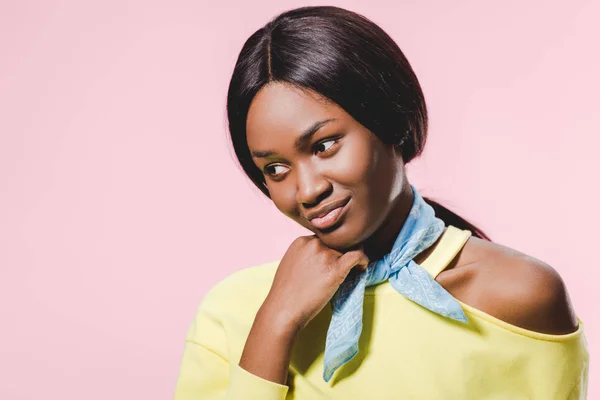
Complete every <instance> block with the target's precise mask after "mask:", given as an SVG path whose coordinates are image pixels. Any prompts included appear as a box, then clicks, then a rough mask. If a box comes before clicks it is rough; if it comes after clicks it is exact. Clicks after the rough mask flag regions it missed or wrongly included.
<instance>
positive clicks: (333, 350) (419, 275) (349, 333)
mask: <svg viewBox="0 0 600 400" xmlns="http://www.w3.org/2000/svg"><path fill="white" fill-rule="evenodd" d="M411 188H412V190H413V193H414V201H413V205H412V208H411V210H410V213H409V215H408V217H407V218H406V221H405V222H404V225H403V226H402V229H401V230H400V234H399V235H398V237H397V238H396V240H395V242H394V245H393V247H392V249H391V251H390V253H388V254H386V255H385V256H383V258H381V259H380V260H377V261H372V262H370V263H369V265H368V267H367V270H366V271H365V272H362V273H354V274H350V275H349V276H348V277H347V279H346V280H345V281H344V282H343V283H342V285H341V286H340V288H339V289H338V291H337V292H336V294H335V295H334V296H333V298H332V299H331V307H332V310H333V315H332V318H331V323H330V325H329V330H328V331H327V339H326V342H325V356H324V364H325V365H324V370H323V379H324V380H325V382H329V380H330V379H331V377H332V376H333V374H334V372H335V371H336V370H337V369H338V368H340V367H341V366H342V365H344V364H345V363H347V362H348V361H350V360H351V359H352V358H353V357H354V356H355V355H356V354H357V353H358V339H359V337H360V334H361V332H362V319H363V302H364V297H365V288H366V287H368V286H372V285H377V284H378V283H381V282H384V281H386V280H388V279H389V281H390V284H391V285H392V287H394V289H396V290H397V291H398V292H399V293H400V294H402V295H403V296H405V297H407V298H409V299H410V300H412V301H414V302H415V303H417V304H420V305H421V306H423V307H425V308H427V309H429V310H431V311H433V312H435V313H438V314H440V315H443V316H445V317H449V318H452V319H455V320H458V321H462V322H467V317H466V315H465V314H464V312H463V310H462V308H461V307H460V304H459V303H458V301H456V299H455V298H454V297H452V295H451V294H450V293H448V292H447V291H446V290H445V289H444V288H443V287H442V286H441V285H440V284H439V283H437V282H436V281H435V279H434V278H432V277H431V275H429V273H428V272H427V271H426V270H425V269H424V268H423V267H421V266H420V265H419V264H417V263H415V262H414V261H413V258H414V257H416V256H417V255H418V254H419V253H421V252H422V251H423V250H425V249H427V248H428V247H430V246H431V245H433V244H434V243H435V242H436V241H437V239H438V238H439V237H440V236H441V235H442V233H443V231H444V221H442V220H441V219H439V218H437V217H436V216H435V213H434V210H433V208H432V207H431V206H430V205H429V204H427V203H426V202H425V200H423V198H422V197H421V196H420V195H419V193H418V192H417V190H416V189H415V188H414V186H412V185H411Z"/></svg>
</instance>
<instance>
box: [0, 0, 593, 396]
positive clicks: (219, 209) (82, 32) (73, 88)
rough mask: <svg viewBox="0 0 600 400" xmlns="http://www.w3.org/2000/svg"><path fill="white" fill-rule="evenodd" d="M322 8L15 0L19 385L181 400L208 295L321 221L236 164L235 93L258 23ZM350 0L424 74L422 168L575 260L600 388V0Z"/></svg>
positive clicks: (8, 91)
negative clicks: (296, 212) (231, 123)
mask: <svg viewBox="0 0 600 400" xmlns="http://www.w3.org/2000/svg"><path fill="white" fill-rule="evenodd" d="M484 3H485V4H484ZM309 4H320V3H317V2H311V1H309V2H299V1H286V0H280V1H253V2H241V1H239V2H231V1H219V2H210V3H209V2H202V1H200V2H198V1H166V0H165V1H139V0H138V1H114V0H112V1H94V2H92V1H85V2H81V1H73V0H64V1H2V2H0V398H1V399H6V400H24V399H27V400H34V399H35V400H37V399H60V400H75V399H83V398H85V399H87V400H96V399H97V400H105V399H144V400H154V399H156V400H159V399H160V400H163V399H167V398H171V397H172V393H173V388H174V385H175V381H176V377H177V374H178V369H179V362H180V358H181V355H182V350H183V340H184V336H185V332H186V330H187V328H188V326H189V324H190V322H191V320H192V317H193V315H194V312H195V309H196V307H197V305H198V303H199V302H200V300H201V298H202V295H203V293H205V292H206V290H207V289H208V288H209V287H211V286H212V285H213V284H214V283H215V282H217V281H218V280H220V279H222V278H224V277H225V276H226V275H228V274H230V273H231V272H233V271H235V270H238V269H241V268H244V267H248V266H251V265H254V264H257V263H262V262H266V261H269V260H273V259H276V258H279V257H281V255H282V254H283V252H284V251H285V250H286V248H287V246H288V245H289V243H290V242H291V241H292V240H293V239H294V238H295V237H296V236H298V235H301V234H305V233H306V232H305V231H303V230H301V229H300V228H299V227H296V226H295V225H294V224H293V222H291V221H289V220H287V219H286V218H285V217H283V216H281V215H280V214H279V213H278V212H277V210H276V209H275V208H274V207H273V206H272V205H271V204H270V203H269V201H267V199H265V198H263V197H261V196H262V195H260V194H259V192H258V191H257V190H255V189H253V188H252V186H251V184H250V183H248V181H247V180H246V178H245V177H244V176H243V175H242V173H241V172H240V170H239V168H238V167H237V166H236V164H235V163H234V161H233V156H232V152H231V151H230V149H229V147H228V142H227V138H226V123H225V111H224V106H225V94H226V89H227V85H228V79H229V77H230V73H231V71H232V68H233V64H234V61H235V59H236V57H237V53H238V52H239V50H240V48H241V46H242V43H243V42H244V40H245V39H246V38H247V37H248V36H249V35H250V34H251V33H252V32H254V30H256V29H257V28H259V27H260V26H261V25H262V24H264V23H265V22H266V21H267V20H268V19H269V18H270V17H272V16H274V15H276V14H277V13H278V12H280V11H283V10H286V9H289V8H294V7H298V6H301V5H309ZM333 4H336V5H340V6H342V7H346V8H349V9H351V10H354V11H357V12H360V13H363V14H365V15H366V16H368V17H369V18H371V19H372V20H374V21H375V22H376V23H378V24H380V25H381V26H382V27H383V28H384V29H385V30H387V32H389V34H390V35H391V36H392V37H393V38H394V39H395V40H397V42H398V43H399V45H400V47H401V48H402V49H403V50H404V52H405V53H406V55H407V57H408V58H409V60H410V61H411V63H412V65H413V67H414V69H415V70H416V72H417V75H418V76H419V78H420V81H421V83H422V85H423V89H424V91H425V94H426V97H427V100H428V104H429V107H430V112H431V130H430V138H429V142H428V145H427V148H426V152H425V155H424V156H423V157H422V158H421V159H420V160H418V161H416V162H415V163H414V164H412V165H411V166H410V167H409V174H410V177H411V180H412V182H414V183H415V184H416V185H417V187H418V188H420V189H421V190H422V192H423V193H424V194H425V195H430V196H433V197H434V198H437V199H438V200H440V201H442V202H443V203H444V204H446V205H447V206H449V207H451V208H454V209H455V210H456V211H458V212H459V213H461V214H462V215H463V216H465V217H467V218H469V219H471V220H472V221H474V222H476V223H477V224H478V225H479V226H481V227H482V228H483V229H485V230H486V231H487V232H488V233H489V234H490V235H491V236H492V238H493V239H495V240H496V241H498V242H500V243H503V244H506V245H509V246H512V247H514V248H516V249H519V250H521V251H524V252H526V253H529V254H531V255H533V256H535V257H538V258H540V259H542V260H544V261H546V262H548V263H549V264H551V265H552V266H554V267H555V268H556V269H557V270H558V271H559V272H560V273H561V274H562V276H563V277H564V279H565V281H566V282H567V285H568V288H569V290H570V293H571V297H572V300H573V303H574V305H575V307H576V310H577V313H578V315H579V316H580V317H581V318H582V319H583V321H584V322H585V325H586V332H587V338H588V342H589V348H590V352H591V357H592V368H591V373H590V393H589V398H590V399H595V398H600V385H599V384H598V381H600V369H598V368H596V366H595V358H596V357H600V352H599V349H600V344H599V343H598V342H599V340H600V313H599V312H598V305H599V304H600V295H599V292H600V290H598V279H599V278H600V273H599V272H598V251H597V248H598V247H597V246H598V227H599V226H600V217H599V214H598V212H597V208H596V206H597V204H598V202H599V200H600V194H599V188H598V172H599V171H600V162H599V156H598V149H599V147H600V146H599V145H600V140H599V138H598V137H599V136H598V134H599V133H600V129H599V128H600V112H599V110H600V107H599V106H600V101H599V100H598V93H600V79H599V77H598V71H600V56H599V53H598V38H599V37H600V30H599V29H598V24H597V17H598V15H600V3H598V2H595V1H575V2H570V3H568V5H567V3H565V2H564V1H560V2H559V1H553V2H548V1H541V0H536V1H527V2H524V1H503V2H496V3H492V2H479V1H452V2H447V1H441V0H438V1H433V0H428V1H418V2H417V1H404V2H398V1H374V0H370V1H350V0H348V1H336V2H333Z"/></svg>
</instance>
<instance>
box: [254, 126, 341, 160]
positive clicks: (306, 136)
mask: <svg viewBox="0 0 600 400" xmlns="http://www.w3.org/2000/svg"><path fill="white" fill-rule="evenodd" d="M333 121H335V118H329V119H324V120H322V121H317V122H315V123H314V124H312V125H311V126H310V127H309V128H308V129H306V130H305V131H304V132H302V134H301V135H300V137H298V139H296V142H295V143H294V146H295V147H296V148H297V149H301V148H302V147H304V145H305V144H306V143H307V142H310V140H311V139H312V137H313V136H314V135H315V133H317V131H318V130H319V129H321V128H322V127H323V126H325V125H326V124H328V123H329V122H333ZM274 154H276V153H275V152H274V151H272V150H266V151H258V150H257V151H252V157H254V158H266V157H270V156H272V155H274Z"/></svg>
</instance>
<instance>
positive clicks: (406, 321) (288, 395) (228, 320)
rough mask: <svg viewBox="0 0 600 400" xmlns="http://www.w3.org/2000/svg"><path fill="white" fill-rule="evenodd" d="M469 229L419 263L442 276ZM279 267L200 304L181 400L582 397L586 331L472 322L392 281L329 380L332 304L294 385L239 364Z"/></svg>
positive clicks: (228, 285) (243, 277) (367, 309)
mask: <svg viewBox="0 0 600 400" xmlns="http://www.w3.org/2000/svg"><path fill="white" fill-rule="evenodd" d="M469 236H470V232H468V231H463V230H460V229H457V228H455V227H452V226H450V227H448V229H447V230H446V231H445V233H444V234H443V236H442V238H441V240H440V242H439V244H438V246H437V247H436V248H435V250H434V251H433V252H432V253H431V254H430V255H429V257H428V258H427V259H426V260H425V261H424V262H423V263H421V265H422V266H423V267H424V268H425V269H426V270H427V271H428V272H429V273H430V274H431V275H432V276H434V277H435V276H437V274H438V273H440V272H441V271H442V270H444V269H445V267H446V266H447V265H448V264H449V263H450V261H451V260H452V259H453V258H454V257H455V256H456V254H457V253H458V251H459V250H460V249H461V248H462V247H463V245H464V244H465V243H466V241H467V239H468V238H469ZM278 264H279V262H278V261H275V262H271V263H268V264H265V265H261V266H257V267H252V268H247V269H244V270H241V271H238V272H236V273H234V274H232V275H230V276H229V277H227V278H226V279H224V280H223V281H221V282H220V283H218V284H217V285H216V286H214V287H213V288H212V289H211V290H210V291H209V292H208V293H207V294H206V295H205V296H204V299H203V301H202V303H201V304H200V307H199V309H198V312H197V314H196V317H195V319H194V322H193V323H192V325H191V327H190V329H189V332H188V334H187V338H186V343H185V350H184V354H183V360H182V363H181V370H180V373H179V379H178V382H177V387H176V390H175V400H197V399H204V400H213V399H231V400H248V399H257V400H259V399H260V400H280V399H298V400H306V399H376V400H379V399H400V398H401V399H436V400H437V399H447V400H451V399H460V400H465V399H510V400H518V399H539V400H550V399H584V398H585V396H586V388H587V378H588V365H589V354H588V351H587V344H586V339H585V336H584V334H583V324H582V323H581V321H579V329H578V330H577V331H576V332H574V333H570V334H566V335H549V334H542V333H536V332H533V331H530V330H526V329H522V328H519V327H516V326H514V325H511V324H508V323H506V322H503V321H501V320H499V319H497V318H494V317H492V316H490V315H488V314H486V313H484V312H482V311H479V310H477V309H475V308H473V307H470V306H468V305H466V304H464V303H462V302H461V306H462V307H463V309H464V311H465V314H466V315H467V317H468V318H469V322H468V324H463V323H460V322H455V321H453V320H450V319H448V318H444V317H442V316H439V315H437V314H435V313H432V312H429V311H428V310H426V309H424V308H422V307H421V306H419V305H417V304H415V303H413V302H412V301H410V300H408V299H406V298H404V297H403V296H402V295H400V294H399V293H398V292H396V291H395V290H394V289H393V288H392V286H391V285H390V284H389V283H387V282H385V283H381V284H379V285H376V286H372V287H369V288H367V290H366V295H365V306H364V327H363V332H362V335H361V338H360V341H359V348H360V350H359V353H358V355H357V356H356V357H355V358H353V359H352V360H351V361H350V362H348V363H347V364H346V365H344V366H342V367H341V368H340V369H339V370H338V371H337V372H336V373H335V375H334V376H333V378H332V379H331V381H330V382H329V383H325V382H324V381H323V377H322V375H323V350H324V348H325V336H326V332H327V327H328V325H329V320H330V318H331V309H330V307H329V306H327V307H325V309H324V310H323V311H322V312H321V313H320V314H319V315H318V316H317V317H316V318H315V319H314V320H313V321H311V322H310V323H309V325H308V326H307V327H306V328H305V329H304V330H303V331H302V332H301V333H300V335H299V337H298V339H297V341H296V343H295V345H294V349H293V354H292V360H291V363H290V367H289V377H288V384H287V385H280V384H277V383H274V382H270V381H267V380H265V379H262V378H260V377H258V376H256V375H253V374H251V373H249V372H247V371H245V370H244V369H242V368H241V367H239V366H238V362H239V359H240V357H241V354H242V351H243V349H244V344H245V341H246V338H247V336H248V333H249V331H250V327H251V326H252V322H253V321H254V317H255V315H256V312H257V311H258V309H259V307H260V306H261V304H262V302H263V301H264V299H265V297H266V295H267V292H268V291H269V289H270V286H271V283H272V280H273V276H274V274H275V270H276V268H277V265H278Z"/></svg>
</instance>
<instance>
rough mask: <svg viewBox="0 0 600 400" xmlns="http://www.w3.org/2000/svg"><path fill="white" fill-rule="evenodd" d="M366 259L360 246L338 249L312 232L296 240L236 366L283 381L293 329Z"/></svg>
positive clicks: (301, 325)
mask: <svg viewBox="0 0 600 400" xmlns="http://www.w3.org/2000/svg"><path fill="white" fill-rule="evenodd" d="M368 263H369V260H368V258H367V256H366V255H365V253H364V252H363V251H362V249H358V250H351V251H348V252H346V253H340V252H338V251H336V250H333V249H331V248H329V247H327V246H326V245H324V244H323V242H321V240H320V239H319V238H318V237H317V236H315V235H311V236H301V237H299V238H297V239H296V240H294V241H293V242H292V244H291V245H290V247H289V248H288V250H287V251H286V253H285V255H284V256H283V258H282V259H281V262H280V263H279V267H278V268H277V272H276V273H275V277H274V279H273V284H272V285H271V290H270V291H269V294H268V295H267V298H266V299H265V301H264V303H263V305H262V306H261V308H260V309H259V311H258V313H257V315H256V318H255V320H254V324H253V325H252V329H251V330H250V333H249V335H248V339H247V340H246V346H245V347H244V352H243V353H242V357H241V359H240V363H239V365H240V367H242V368H244V369H245V370H246V371H248V372H251V373H253V374H254V375H257V376H260V377H262V378H263V379H266V380H270V381H272V382H277V383H281V384H284V383H285V382H286V379H287V371H288V367H289V363H290V357H291V352H292V347H293V345H294V341H295V338H296V335H297V333H298V332H299V331H300V330H301V329H302V328H304V327H305V326H306V325H307V324H308V323H309V322H310V320H312V319H313V318H314V317H315V316H316V315H317V314H318V313H319V312H320V311H321V310H322V309H323V308H324V307H325V306H326V305H327V303H328V302H329V300H331V298H332V297H333V295H334V294H335V292H336V291H337V289H338V288H339V286H340V285H341V284H342V282H344V279H346V276H347V275H348V273H350V271H351V270H352V269H353V268H354V267H357V268H359V269H360V270H362V271H364V270H365V269H366V268H367V265H368Z"/></svg>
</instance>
